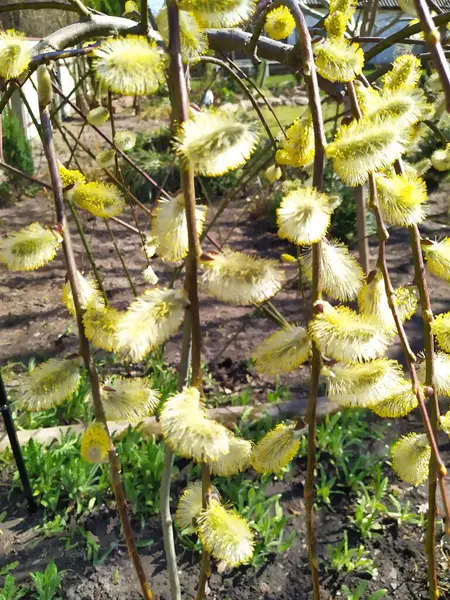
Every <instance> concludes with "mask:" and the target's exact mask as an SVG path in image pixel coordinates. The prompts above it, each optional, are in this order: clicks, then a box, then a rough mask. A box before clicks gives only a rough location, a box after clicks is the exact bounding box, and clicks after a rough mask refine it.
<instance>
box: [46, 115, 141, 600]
mask: <svg viewBox="0 0 450 600" xmlns="http://www.w3.org/2000/svg"><path fill="white" fill-rule="evenodd" d="M40 115H41V126H42V135H43V144H44V151H45V155H46V158H47V162H48V167H49V171H50V178H51V182H52V188H53V195H54V201H55V211H56V217H57V223H58V225H59V226H60V229H61V234H62V236H63V250H64V258H65V262H66V269H67V275H68V278H69V281H70V286H71V290H72V295H73V301H74V305H75V313H76V320H77V326H78V335H79V341H80V355H81V356H82V357H83V360H84V364H85V367H86V371H87V373H88V377H89V381H90V384H91V391H92V401H93V405H94V412H95V418H96V420H97V421H99V422H100V423H103V425H104V427H105V429H106V431H107V432H108V435H109V431H108V427H107V423H106V416H105V411H104V409H103V404H102V399H101V395H100V382H99V378H98V374H97V370H96V368H95V364H94V360H93V357H92V354H91V350H90V346H89V341H88V339H87V337H86V334H85V331H84V324H83V311H82V309H81V302H80V289H79V284H78V278H77V267H76V263H75V256H74V253H73V248H72V242H71V238H70V232H69V228H68V226H67V221H66V215H65V209H64V198H63V189H62V184H61V178H60V176H59V171H58V163H57V160H56V153H55V148H54V144H53V133H52V126H51V122H50V117H49V112H48V107H47V106H45V107H40ZM109 440H110V449H109V453H108V459H109V465H110V470H111V483H112V488H113V491H114V496H115V498H116V503H117V510H118V512H119V516H120V520H121V523H122V529H123V534H124V537H125V540H126V544H127V548H128V554H129V556H130V559H131V561H132V562H133V565H134V568H135V570H136V574H137V577H138V579H139V583H140V585H141V590H142V594H143V596H144V598H145V600H152V598H153V596H152V593H151V591H150V587H149V585H148V583H147V580H146V577H145V573H144V569H143V567H142V562H141V559H140V556H139V554H138V551H137V547H136V541H135V538H134V534H133V530H132V528H131V523H130V518H129V514H128V509H127V505H126V500H125V494H124V491H123V486H122V481H121V477H120V465H119V459H118V456H117V454H116V451H115V448H114V445H113V443H112V440H111V437H110V436H109Z"/></svg>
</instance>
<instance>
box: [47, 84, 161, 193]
mask: <svg viewBox="0 0 450 600" xmlns="http://www.w3.org/2000/svg"><path fill="white" fill-rule="evenodd" d="M53 89H54V90H55V92H56V93H57V94H59V95H60V96H61V98H65V99H66V100H67V104H68V105H69V106H70V107H72V108H73V110H74V111H75V112H76V113H77V114H78V115H80V117H81V118H82V119H83V120H86V116H85V115H84V114H83V112H82V111H81V110H80V109H79V108H78V106H76V104H74V103H73V102H72V101H71V100H68V99H67V96H66V95H65V94H64V93H63V92H62V91H61V90H60V89H59V88H58V87H57V86H56V85H53ZM89 125H90V127H92V129H93V130H94V131H95V132H96V133H98V135H99V136H100V137H101V138H102V139H103V140H105V142H106V143H107V144H108V145H109V146H111V148H113V149H114V150H115V151H116V152H117V153H118V154H120V156H121V158H123V159H124V160H125V161H126V162H127V163H128V164H129V165H131V166H132V167H133V169H134V170H135V171H137V172H138V173H139V175H141V176H142V177H143V178H144V179H145V180H146V181H148V182H149V183H151V184H152V185H153V186H155V187H156V188H157V189H161V186H160V185H158V183H156V181H155V180H154V179H153V178H152V177H150V175H149V174H148V173H146V172H145V171H144V170H143V169H141V168H140V167H139V166H138V165H137V164H136V163H135V162H134V161H133V160H131V158H130V157H129V156H128V155H127V154H126V153H125V152H123V151H122V150H121V149H120V148H118V147H117V146H116V144H115V143H114V141H113V140H111V139H109V137H108V136H107V135H105V134H104V133H103V131H102V130H101V129H99V128H98V127H96V126H95V125H91V124H89ZM161 191H162V193H163V194H164V195H165V196H166V197H167V198H169V197H170V195H169V194H168V193H167V192H166V191H165V190H161Z"/></svg>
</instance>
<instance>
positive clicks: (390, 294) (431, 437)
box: [347, 83, 450, 532]
mask: <svg viewBox="0 0 450 600" xmlns="http://www.w3.org/2000/svg"><path fill="white" fill-rule="evenodd" d="M347 85H348V89H349V94H350V100H351V104H352V110H353V114H354V116H355V118H357V119H360V118H361V117H362V113H361V110H360V107H359V104H358V100H357V98H356V94H355V91H354V87H353V84H352V83H350V84H347ZM369 187H370V203H369V206H370V208H371V209H372V211H373V213H374V215H375V220H376V223H377V233H378V267H379V269H380V270H381V273H382V275H383V279H384V284H385V290H386V295H387V299H388V303H389V307H390V309H391V312H392V316H393V319H394V322H395V326H396V330H397V333H398V336H399V339H400V344H401V346H402V350H403V354H404V356H405V360H406V362H407V365H408V369H409V372H410V375H411V384H412V389H413V392H414V394H415V396H416V398H417V402H418V405H419V411H420V414H421V417H422V422H423V425H424V429H425V433H426V435H427V438H428V443H429V445H430V447H431V452H432V455H433V457H434V460H435V462H436V474H437V477H438V480H439V486H440V490H441V496H442V502H443V505H444V511H445V529H446V532H449V531H450V503H449V498H448V492H447V484H446V475H447V468H446V466H445V464H444V461H443V460H442V457H441V455H440V452H439V448H438V444H437V439H436V436H435V433H434V431H433V426H432V424H431V421H430V417H429V415H428V411H427V408H426V406H425V398H424V394H423V391H422V389H421V387H420V384H419V379H418V376H417V370H416V365H415V363H416V357H415V355H414V353H413V351H412V349H411V346H410V344H409V341H408V337H407V335H406V332H405V328H404V326H403V323H402V321H401V319H400V316H399V313H398V309H397V305H396V303H395V295H394V288H393V286H392V282H391V278H390V274H389V270H388V266H387V258H386V242H387V240H388V238H389V233H388V231H387V229H386V226H385V224H384V221H383V217H382V215H381V211H380V208H379V205H378V197H377V188H376V183H375V176H374V175H373V174H371V175H369ZM415 235H416V234H415V233H414V236H415ZM414 243H417V240H414ZM413 251H414V248H413ZM413 256H414V260H415V266H416V276H417V275H418V276H419V283H418V282H417V281H416V283H418V285H419V286H420V287H419V292H421V294H424V290H425V288H424V285H426V283H425V282H424V276H423V270H424V267H423V260H422V261H421V263H420V258H419V256H418V252H417V251H414V254H413ZM420 256H422V255H421V251H420ZM418 261H419V262H418ZM417 269H418V270H417ZM420 288H422V290H421V289H420ZM423 302H424V304H425V306H427V303H428V305H429V296H428V293H427V292H426V294H425V296H424V297H423ZM422 308H423V309H424V305H422ZM427 311H428V308H425V310H424V320H425V319H428V320H430V315H429V314H428V312H427ZM431 318H432V314H431ZM430 333H431V331H430ZM426 343H427V345H428V344H431V338H430V337H429V338H428V340H426ZM430 356H431V355H430ZM430 366H431V365H429V366H428V370H427V375H428V376H431V373H432V372H431V371H430Z"/></svg>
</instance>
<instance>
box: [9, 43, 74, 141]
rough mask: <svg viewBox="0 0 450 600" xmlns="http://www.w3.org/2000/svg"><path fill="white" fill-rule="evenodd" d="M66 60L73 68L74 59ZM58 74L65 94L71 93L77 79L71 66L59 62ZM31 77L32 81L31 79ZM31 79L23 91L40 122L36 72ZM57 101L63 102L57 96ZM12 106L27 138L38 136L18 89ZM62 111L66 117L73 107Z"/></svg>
mask: <svg viewBox="0 0 450 600" xmlns="http://www.w3.org/2000/svg"><path fill="white" fill-rule="evenodd" d="M35 43H36V40H29V44H30V46H33V45H34V44H35ZM66 62H67V65H68V66H69V67H70V69H71V70H73V67H74V64H73V63H74V61H73V59H69V60H67V61H66ZM57 74H58V77H59V80H60V88H61V89H62V91H63V92H64V93H65V94H70V92H71V91H72V89H73V88H74V86H75V80H74V78H73V77H72V75H71V74H70V71H69V68H68V67H67V66H66V65H65V64H61V65H59V64H58V67H57ZM30 79H31V80H32V81H30ZM30 79H28V80H27V81H26V82H25V83H24V85H23V86H22V93H23V94H24V95H25V97H26V99H27V102H28V104H29V106H30V110H31V112H32V113H33V115H34V116H35V118H36V121H37V122H39V104H38V99H37V94H36V90H35V88H34V86H33V83H34V85H35V86H37V79H36V73H33V75H32V76H31V78H30ZM32 82H33V83H32ZM73 100H74V98H73ZM56 101H57V103H58V104H59V103H60V102H61V99H60V98H58V97H56ZM10 107H11V110H12V111H13V112H14V114H15V115H16V116H17V118H18V119H19V123H20V124H21V126H22V129H23V131H24V133H25V135H26V137H27V139H28V140H32V139H33V138H35V137H37V135H38V132H37V130H36V127H35V126H34V123H33V119H32V118H31V116H30V113H29V112H28V109H27V107H26V105H25V103H24V102H23V100H22V98H21V96H20V93H19V92H18V91H15V92H14V94H13V95H12V98H11V100H10ZM61 112H62V117H63V118H64V117H67V116H69V115H70V114H72V113H73V109H71V108H70V106H67V105H65V106H64V108H63V110H62V111H61Z"/></svg>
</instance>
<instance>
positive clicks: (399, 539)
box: [0, 416, 450, 600]
mask: <svg viewBox="0 0 450 600" xmlns="http://www.w3.org/2000/svg"><path fill="white" fill-rule="evenodd" d="M408 420H409V421H410V422H409V423H408V424H406V423H403V426H402V427H401V428H402V429H403V433H405V432H406V431H408V430H410V429H411V427H416V428H417V429H419V428H420V425H419V423H418V421H417V417H414V416H413V417H410V418H409V419H408ZM376 443H379V442H376ZM360 450H361V451H364V452H372V451H376V448H374V447H373V446H368V447H365V448H360ZM447 457H448V454H447ZM305 472H306V460H305V459H304V458H296V459H294V463H293V468H292V470H291V472H290V473H289V474H288V475H286V476H285V478H284V480H283V481H282V482H278V483H275V484H274V485H273V487H272V489H268V490H267V493H268V494H270V495H271V494H274V493H280V494H281V495H282V499H281V505H282V507H283V509H284V511H285V512H287V514H289V515H290V520H289V524H288V526H287V533H289V532H291V531H292V530H295V532H296V536H295V538H294V544H293V546H292V547H291V548H290V549H289V550H287V551H286V552H284V553H283V554H281V555H276V556H273V557H271V558H269V560H268V561H267V563H266V564H264V565H263V566H262V567H261V568H259V569H257V570H255V569H251V568H249V567H240V568H238V569H234V570H232V571H226V572H224V573H218V572H217V570H216V568H213V574H212V576H211V579H210V582H209V593H208V598H211V599H212V600H242V599H248V600H292V599H295V600H311V598H312V590H311V580H310V573H309V566H308V558H307V551H306V546H305V535H306V531H305V511H304V500H303V485H304V478H305ZM181 476H182V473H181ZM392 477H393V476H392V474H391V478H392ZM179 483H180V482H179V481H175V482H174V488H175V489H177V487H178V486H179ZM400 486H401V487H402V488H403V489H405V490H406V488H407V486H405V485H403V484H400ZM174 495H175V492H174ZM337 498H338V499H339V500H338V501H337V502H335V503H334V504H333V505H332V507H331V510H326V509H321V510H320V511H319V512H318V513H317V514H316V519H317V533H318V553H319V556H321V557H323V556H326V555H327V552H328V549H327V546H328V545H330V544H331V545H334V544H336V543H338V542H339V541H341V540H342V535H343V522H345V521H344V520H346V518H347V515H348V514H350V513H351V510H352V507H351V505H350V503H349V501H348V497H347V495H346V493H345V490H344V493H343V494H342V495H341V496H338V497H337ZM15 500H17V501H21V500H22V499H19V498H18V497H15ZM404 500H405V501H406V500H408V501H410V502H411V505H412V506H413V507H415V508H416V509H417V507H423V506H425V503H426V489H425V486H420V487H419V488H417V489H413V488H409V490H407V492H406V494H405V497H404ZM21 504H22V507H21V508H16V509H15V508H14V507H13V503H8V504H7V503H6V498H5V497H4V496H3V497H2V498H1V497H0V512H1V511H2V510H4V509H7V512H8V519H7V521H6V522H5V523H2V530H3V536H2V537H1V538H0V567H1V566H2V564H7V563H9V562H12V561H18V562H19V564H20V566H19V567H18V568H16V569H15V571H14V573H15V575H16V578H17V579H18V580H19V581H20V580H25V579H27V577H28V573H29V572H30V570H31V571H36V570H39V569H41V570H42V569H44V568H45V566H46V565H47V563H48V562H49V561H50V560H51V559H54V561H55V563H56V564H57V566H58V568H59V569H60V570H64V572H65V573H64V594H63V598H64V599H67V600H119V599H122V598H123V597H124V596H126V597H127V598H128V600H138V599H139V598H140V597H141V596H140V594H139V587H138V583H137V581H136V579H135V576H134V572H133V570H132V568H131V567H130V564H129V561H128V557H127V554H126V548H125V547H124V546H123V545H122V546H119V548H118V549H117V550H116V551H114V552H113V553H112V554H111V555H110V556H109V558H108V560H107V561H106V563H105V564H104V565H103V566H97V567H93V566H92V565H91V564H90V563H89V562H88V561H87V560H86V555H85V551H84V550H83V549H82V547H78V548H71V549H70V550H67V548H66V547H65V546H64V543H63V542H62V541H61V542H58V541H56V540H55V538H51V539H48V540H42V539H41V540H39V543H36V542H37V541H38V534H37V533H36V532H35V531H34V530H33V527H34V526H37V525H38V524H39V523H40V515H39V514H37V515H33V516H27V514H26V511H25V509H24V508H23V501H21ZM353 508H354V507H353ZM383 525H384V533H383V534H382V535H379V536H376V537H374V538H373V539H372V540H369V541H367V540H366V541H365V544H364V545H365V548H366V550H368V551H369V556H370V557H372V558H373V559H374V560H375V563H376V565H377V568H378V575H377V576H376V578H375V579H374V580H370V577H368V579H367V583H368V588H367V592H368V593H369V592H373V591H376V590H378V589H380V588H386V589H387V590H388V594H387V596H386V598H389V599H393V600H426V599H427V598H428V597H429V596H428V592H427V583H426V558H425V555H424V552H423V536H422V535H421V532H420V529H419V528H418V527H412V526H408V525H402V526H401V527H398V525H397V523H396V522H395V521H394V520H390V519H386V520H385V521H384V522H383ZM85 527H86V528H87V529H88V530H90V531H91V532H92V533H93V534H94V535H95V536H97V539H98V540H99V541H100V543H101V544H102V547H103V548H108V547H109V545H110V544H111V543H114V542H117V541H118V540H120V532H119V530H118V527H117V515H116V513H115V511H111V510H108V509H107V508H106V507H103V508H100V509H99V510H98V511H97V513H96V514H94V515H92V516H90V517H89V518H88V521H87V522H86V524H85ZM136 530H139V528H138V527H137V526H136ZM347 533H348V537H349V543H350V544H353V543H354V542H358V540H359V538H358V535H357V533H356V530H353V529H352V528H351V527H348V528H347ZM138 537H139V539H143V540H144V539H145V540H146V539H149V538H150V539H153V540H154V544H153V545H152V546H151V547H149V548H144V549H142V550H141V551H140V552H141V555H142V557H143V565H144V569H145V572H146V574H147V576H148V578H149V581H150V583H151V587H152V590H153V592H154V594H155V598H156V599H158V600H170V593H169V587H168V581H167V573H166V568H165V558H164V548H163V542H162V532H161V527H160V523H159V519H158V517H154V518H151V519H149V520H148V521H147V523H146V525H145V527H144V529H142V530H141V531H139V535H138ZM2 554H3V556H2ZM177 556H178V561H179V562H178V565H179V571H180V581H181V589H182V597H185V598H193V597H195V589H196V585H197V582H198V568H199V556H198V555H193V554H192V553H191V552H189V551H187V550H185V549H184V548H183V547H182V546H181V545H180V544H179V542H177ZM447 560H448V559H447ZM438 561H439V564H440V569H442V570H443V573H444V581H443V582H442V590H443V594H442V596H441V598H443V600H449V599H450V591H449V590H450V588H449V583H450V582H449V581H448V570H447V571H446V569H448V564H447V567H446V566H445V563H444V562H443V557H442V556H441V555H440V554H439V555H438ZM116 572H118V573H119V578H118V580H117V578H115V576H114V574H115V573H116ZM363 579H365V578H364V577H363V576H362V575H358V574H356V573H351V574H349V575H343V574H341V575H339V574H335V573H333V572H330V573H329V572H327V571H326V569H325V568H324V564H323V563H321V566H320V584H321V590H322V598H323V600H332V599H334V598H336V597H337V596H336V593H337V591H338V590H339V589H340V587H341V585H342V583H343V582H345V583H346V585H348V586H349V587H350V588H351V589H356V587H357V586H358V584H359V583H361V581H362V580H363ZM446 580H447V582H445V581H446ZM363 598H366V596H364V597H363Z"/></svg>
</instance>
